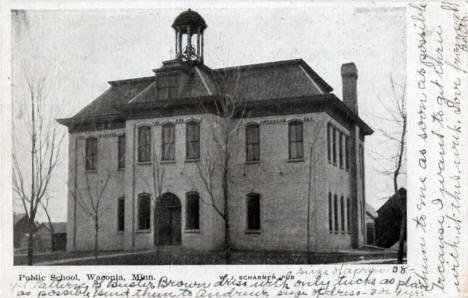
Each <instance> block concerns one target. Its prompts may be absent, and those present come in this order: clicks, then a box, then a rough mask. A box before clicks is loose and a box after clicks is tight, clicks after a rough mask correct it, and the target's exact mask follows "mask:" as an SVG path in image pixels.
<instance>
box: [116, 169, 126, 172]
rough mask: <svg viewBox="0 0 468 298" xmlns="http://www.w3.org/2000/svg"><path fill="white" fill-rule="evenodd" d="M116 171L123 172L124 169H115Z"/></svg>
mask: <svg viewBox="0 0 468 298" xmlns="http://www.w3.org/2000/svg"><path fill="white" fill-rule="evenodd" d="M117 171H120V172H124V171H125V168H117Z"/></svg>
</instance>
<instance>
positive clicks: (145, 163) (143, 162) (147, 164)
mask: <svg viewBox="0 0 468 298" xmlns="http://www.w3.org/2000/svg"><path fill="white" fill-rule="evenodd" d="M150 164H151V161H137V165H139V166H149V165H150Z"/></svg>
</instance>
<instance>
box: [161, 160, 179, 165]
mask: <svg viewBox="0 0 468 298" xmlns="http://www.w3.org/2000/svg"><path fill="white" fill-rule="evenodd" d="M159 163H160V164H162V165H170V164H175V163H176V161H175V160H161V161H160V162H159Z"/></svg>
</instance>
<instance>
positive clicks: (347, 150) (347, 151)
mask: <svg viewBox="0 0 468 298" xmlns="http://www.w3.org/2000/svg"><path fill="white" fill-rule="evenodd" d="M350 149H351V148H350V137H349V136H345V168H346V170H347V171H349V168H350V159H351V158H350V157H351V156H350V151H351V150H350Z"/></svg>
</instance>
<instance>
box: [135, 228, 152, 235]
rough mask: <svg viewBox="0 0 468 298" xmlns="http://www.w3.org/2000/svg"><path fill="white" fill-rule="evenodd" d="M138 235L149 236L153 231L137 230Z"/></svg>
mask: <svg viewBox="0 0 468 298" xmlns="http://www.w3.org/2000/svg"><path fill="white" fill-rule="evenodd" d="M136 233H137V234H149V233H151V229H146V230H137V231H136Z"/></svg>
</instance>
